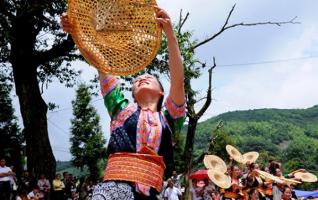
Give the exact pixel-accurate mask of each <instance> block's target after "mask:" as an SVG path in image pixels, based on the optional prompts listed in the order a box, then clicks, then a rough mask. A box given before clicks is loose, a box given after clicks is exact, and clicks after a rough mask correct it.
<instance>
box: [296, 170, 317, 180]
mask: <svg viewBox="0 0 318 200" xmlns="http://www.w3.org/2000/svg"><path fill="white" fill-rule="evenodd" d="M294 176H295V178H298V179H300V180H301V181H303V182H309V183H312V182H316V181H317V176H316V175H314V174H312V173H309V172H296V173H295V174H294Z"/></svg>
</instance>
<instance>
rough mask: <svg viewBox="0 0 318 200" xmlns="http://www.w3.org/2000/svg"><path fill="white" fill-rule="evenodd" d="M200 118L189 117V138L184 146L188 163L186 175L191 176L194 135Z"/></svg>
mask: <svg viewBox="0 0 318 200" xmlns="http://www.w3.org/2000/svg"><path fill="white" fill-rule="evenodd" d="M197 124H198V120H196V119H193V118H190V117H189V125H188V130H187V139H186V145H185V148H184V158H185V163H186V171H185V172H186V175H187V176H189V175H190V173H191V170H192V162H193V159H192V157H193V156H192V155H193V145H194V136H195V131H196V127H197Z"/></svg>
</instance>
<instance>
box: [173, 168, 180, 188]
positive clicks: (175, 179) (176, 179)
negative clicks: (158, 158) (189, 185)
mask: <svg viewBox="0 0 318 200" xmlns="http://www.w3.org/2000/svg"><path fill="white" fill-rule="evenodd" d="M171 179H172V181H173V182H174V186H175V187H177V188H179V189H181V174H179V175H178V174H177V171H175V170H174V171H172V176H171Z"/></svg>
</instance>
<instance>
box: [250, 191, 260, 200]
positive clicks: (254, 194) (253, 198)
mask: <svg viewBox="0 0 318 200" xmlns="http://www.w3.org/2000/svg"><path fill="white" fill-rule="evenodd" d="M259 199H260V194H259V192H258V190H257V188H252V189H250V191H249V192H248V200H259Z"/></svg>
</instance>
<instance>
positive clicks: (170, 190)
mask: <svg viewBox="0 0 318 200" xmlns="http://www.w3.org/2000/svg"><path fill="white" fill-rule="evenodd" d="M181 198H182V193H181V190H180V189H179V188H177V187H175V186H174V183H173V181H172V179H168V187H167V188H166V191H165V194H164V200H181Z"/></svg>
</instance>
